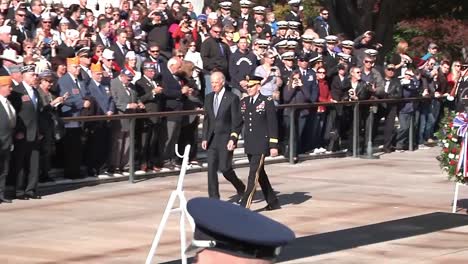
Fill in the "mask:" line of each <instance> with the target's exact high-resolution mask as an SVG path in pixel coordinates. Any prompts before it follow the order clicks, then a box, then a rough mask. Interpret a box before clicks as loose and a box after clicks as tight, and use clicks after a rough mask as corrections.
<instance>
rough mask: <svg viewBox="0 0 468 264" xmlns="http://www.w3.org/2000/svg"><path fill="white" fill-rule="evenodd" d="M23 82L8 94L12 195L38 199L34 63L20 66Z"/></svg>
mask: <svg viewBox="0 0 468 264" xmlns="http://www.w3.org/2000/svg"><path fill="white" fill-rule="evenodd" d="M21 72H22V74H23V82H21V83H20V84H19V85H18V86H17V87H15V89H14V90H13V92H12V93H11V95H10V97H9V98H10V101H11V102H12V105H13V106H14V108H15V110H16V113H17V115H16V116H17V120H16V127H15V132H14V133H15V135H14V145H15V149H14V151H13V159H12V163H11V164H12V170H11V173H12V174H11V175H12V177H14V176H16V197H17V198H18V199H29V198H32V199H40V198H41V197H40V196H38V195H37V193H36V190H37V183H38V180H39V142H38V131H39V130H38V125H39V111H40V109H41V107H42V106H41V103H42V102H41V100H40V99H39V98H40V96H39V93H38V91H37V90H36V88H35V87H34V86H35V85H36V78H37V76H36V73H35V66H34V65H26V66H23V67H22V68H21Z"/></svg>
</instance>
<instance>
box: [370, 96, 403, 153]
mask: <svg viewBox="0 0 468 264" xmlns="http://www.w3.org/2000/svg"><path fill="white" fill-rule="evenodd" d="M397 108H398V106H397V105H395V104H387V105H386V107H381V106H379V110H378V112H377V114H376V115H375V117H374V125H373V129H372V138H374V139H375V137H376V136H377V133H378V128H379V125H380V119H381V118H382V117H384V118H385V123H384V144H383V145H384V149H390V148H391V147H392V146H393V140H394V138H395V118H396V115H397V111H398V109H397Z"/></svg>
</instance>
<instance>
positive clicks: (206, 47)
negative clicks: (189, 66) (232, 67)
mask: <svg viewBox="0 0 468 264" xmlns="http://www.w3.org/2000/svg"><path fill="white" fill-rule="evenodd" d="M210 35H211V37H209V38H207V39H206V40H205V41H203V43H202V45H201V50H200V55H201V57H202V60H203V70H204V74H205V94H209V93H210V92H211V85H210V78H211V74H210V72H211V71H213V70H218V71H221V72H222V73H223V74H225V75H226V74H228V73H229V72H228V62H229V56H230V54H231V52H230V49H229V46H228V45H227V44H226V43H224V42H222V41H221V27H220V26H218V25H214V26H213V27H212V28H211V30H210ZM228 81H229V80H228Z"/></svg>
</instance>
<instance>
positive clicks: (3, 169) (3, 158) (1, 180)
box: [0, 149, 11, 198]
mask: <svg viewBox="0 0 468 264" xmlns="http://www.w3.org/2000/svg"><path fill="white" fill-rule="evenodd" d="M10 155H11V154H10V150H9V149H6V150H0V198H5V183H6V177H7V175H8V171H9V167H10Z"/></svg>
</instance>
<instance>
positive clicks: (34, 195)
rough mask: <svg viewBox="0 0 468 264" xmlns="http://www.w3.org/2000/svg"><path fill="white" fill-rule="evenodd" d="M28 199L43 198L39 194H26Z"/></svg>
mask: <svg viewBox="0 0 468 264" xmlns="http://www.w3.org/2000/svg"><path fill="white" fill-rule="evenodd" d="M26 197H28V198H29V199H42V196H40V195H37V194H26Z"/></svg>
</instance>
